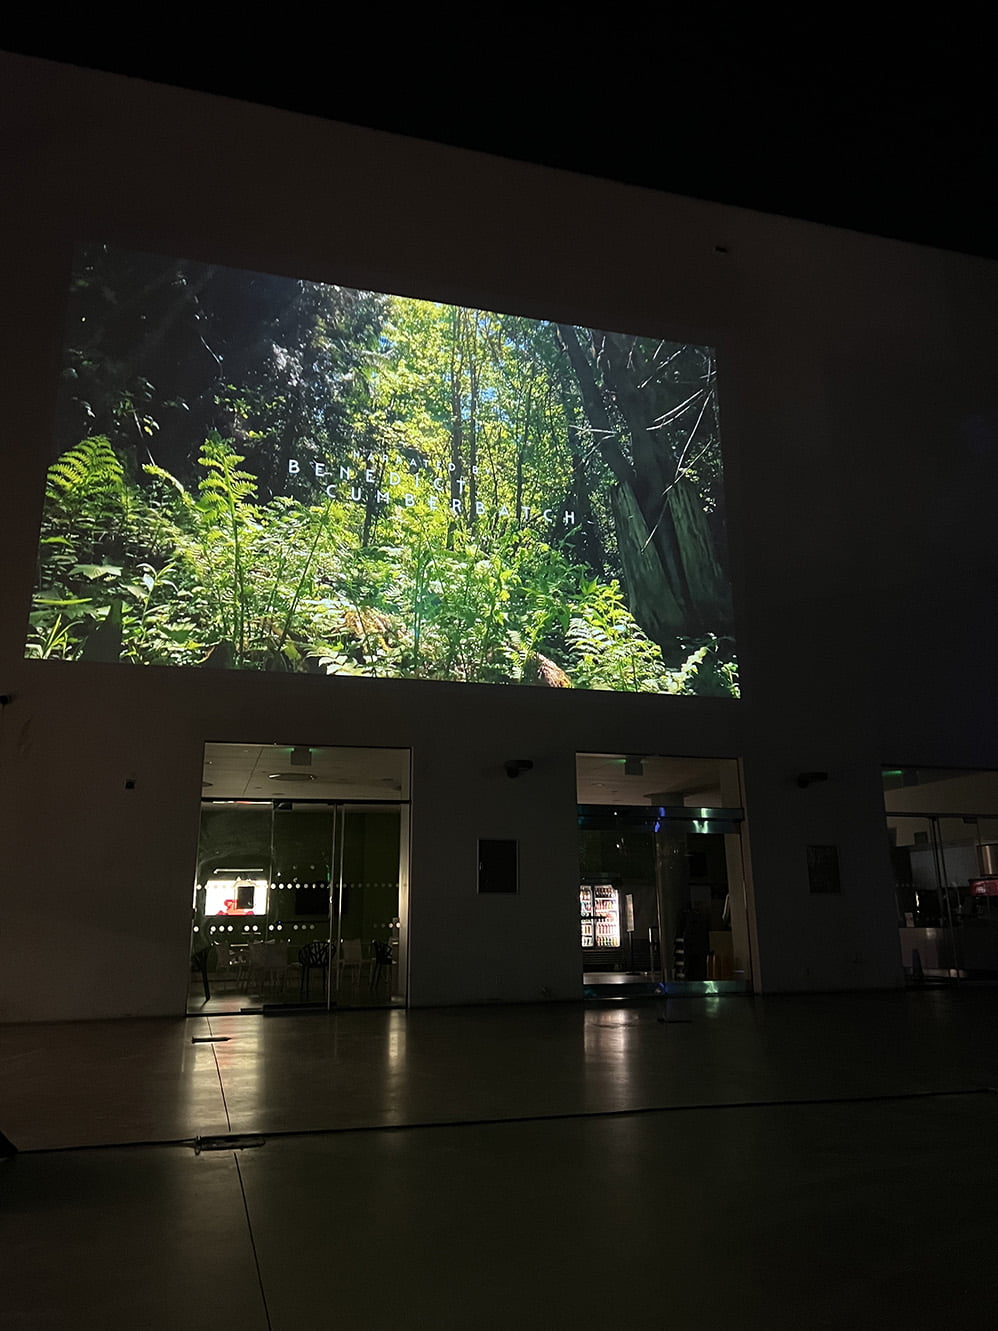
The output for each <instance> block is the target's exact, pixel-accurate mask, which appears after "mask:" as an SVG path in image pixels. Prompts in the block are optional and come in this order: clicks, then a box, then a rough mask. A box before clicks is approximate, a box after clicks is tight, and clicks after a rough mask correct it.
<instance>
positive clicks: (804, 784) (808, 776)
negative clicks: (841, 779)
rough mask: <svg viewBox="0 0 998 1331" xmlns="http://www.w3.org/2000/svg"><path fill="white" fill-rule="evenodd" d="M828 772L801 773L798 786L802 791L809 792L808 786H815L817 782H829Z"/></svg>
mask: <svg viewBox="0 0 998 1331" xmlns="http://www.w3.org/2000/svg"><path fill="white" fill-rule="evenodd" d="M827 780H828V773H827V772H801V773H800V775H799V776H798V777H797V784H798V785H799V786H800V788H801V790H807V788H808V786H813V785H814V783H815V782H816V781H827Z"/></svg>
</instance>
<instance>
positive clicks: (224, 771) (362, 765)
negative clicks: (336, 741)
mask: <svg viewBox="0 0 998 1331" xmlns="http://www.w3.org/2000/svg"><path fill="white" fill-rule="evenodd" d="M292 752H293V749H292V746H291V745H289V744H285V745H279V744H206V745H205V746H204V781H203V785H202V794H203V796H204V798H205V799H215V800H217V799H236V800H240V799H257V800H258V799H264V800H275V799H291V800H331V799H335V800H404V799H408V798H409V751H408V750H407V749H359V748H306V747H305V746H302V753H301V756H304V755H305V754H307V755H308V757H309V762H308V764H307V765H306V764H296V763H294V762H292ZM273 774H277V775H276V776H275V775H273Z"/></svg>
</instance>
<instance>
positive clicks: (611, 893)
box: [579, 883, 620, 948]
mask: <svg viewBox="0 0 998 1331" xmlns="http://www.w3.org/2000/svg"><path fill="white" fill-rule="evenodd" d="M579 910H580V914H581V920H582V946H583V947H585V948H607V947H620V899H619V895H618V893H617V889H616V888H615V887H613V886H612V885H611V884H610V883H592V884H588V883H583V884H582V886H581V887H580V888H579Z"/></svg>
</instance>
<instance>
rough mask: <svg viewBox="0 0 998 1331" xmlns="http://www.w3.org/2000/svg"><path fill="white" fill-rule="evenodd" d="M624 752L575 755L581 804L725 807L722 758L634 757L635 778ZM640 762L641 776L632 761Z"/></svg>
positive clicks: (640, 755)
mask: <svg viewBox="0 0 998 1331" xmlns="http://www.w3.org/2000/svg"><path fill="white" fill-rule="evenodd" d="M627 757H628V755H626V754H622V753H580V754H578V755H577V756H576V760H575V761H576V772H577V776H578V792H579V793H578V801H579V803H580V804H615V805H626V804H632V805H643V806H647V805H649V804H683V803H686V804H693V805H701V806H702V807H704V808H723V807H724V804H723V801H722V798H721V791H720V785H721V776H720V772H721V764H722V763H723V762H725V761H731V760H730V759H722V758H665V757H662V756H661V755H658V754H633V755H631V758H632V763H631V766H632V767H634V768H635V771H634V774H633V775H628V773H627V771H626V767H625V763H626V762H627ZM635 758H638V759H640V767H641V774H640V775H638V774H637V771H636V767H637V764H635V763H634V762H633V759H635Z"/></svg>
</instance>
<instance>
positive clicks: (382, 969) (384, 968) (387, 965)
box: [371, 938, 395, 989]
mask: <svg viewBox="0 0 998 1331" xmlns="http://www.w3.org/2000/svg"><path fill="white" fill-rule="evenodd" d="M371 946H372V948H373V949H374V969H373V970H372V971H371V988H372V989H377V987H378V985H379V984H380V983H381V977H382V975H387V976H388V979H389V983H391V975H392V963H393V962H394V960H395V953H394V951H393V950H392V945H391V943H382V942H381V941H380V940H379V939H377V938H376V939H375V940H374V942H373V943H372V944H371Z"/></svg>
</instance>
